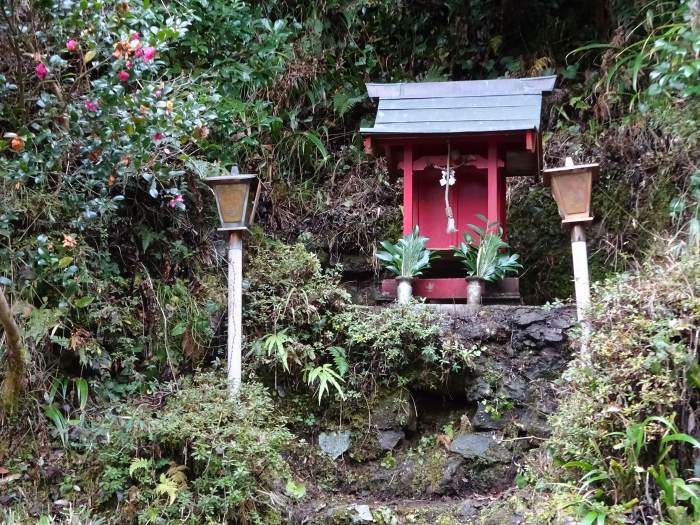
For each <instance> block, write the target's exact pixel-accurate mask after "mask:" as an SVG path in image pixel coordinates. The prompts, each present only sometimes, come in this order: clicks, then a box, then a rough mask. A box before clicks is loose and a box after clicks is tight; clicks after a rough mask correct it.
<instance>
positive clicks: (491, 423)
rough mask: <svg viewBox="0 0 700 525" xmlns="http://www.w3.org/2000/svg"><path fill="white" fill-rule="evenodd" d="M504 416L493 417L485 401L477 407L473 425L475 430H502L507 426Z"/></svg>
mask: <svg viewBox="0 0 700 525" xmlns="http://www.w3.org/2000/svg"><path fill="white" fill-rule="evenodd" d="M505 423H506V420H505V419H504V418H502V417H501V418H499V419H493V418H492V417H491V414H489V413H488V412H487V411H486V407H485V406H484V404H483V403H479V404H478V405H477V407H476V412H475V413H474V417H473V418H472V426H473V427H474V430H501V429H502V428H503V427H504V426H505Z"/></svg>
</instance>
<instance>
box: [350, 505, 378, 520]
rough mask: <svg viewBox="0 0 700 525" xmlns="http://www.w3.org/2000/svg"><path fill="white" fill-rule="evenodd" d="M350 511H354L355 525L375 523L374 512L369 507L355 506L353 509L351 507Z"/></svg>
mask: <svg viewBox="0 0 700 525" xmlns="http://www.w3.org/2000/svg"><path fill="white" fill-rule="evenodd" d="M350 509H351V510H352V511H353V515H352V522H353V523H373V522H374V518H373V517H372V511H371V510H370V509H369V505H353V506H352V507H350Z"/></svg>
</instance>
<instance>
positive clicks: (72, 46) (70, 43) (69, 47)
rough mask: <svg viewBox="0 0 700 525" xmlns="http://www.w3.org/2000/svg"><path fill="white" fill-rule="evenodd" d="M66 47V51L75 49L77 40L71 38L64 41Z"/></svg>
mask: <svg viewBox="0 0 700 525" xmlns="http://www.w3.org/2000/svg"><path fill="white" fill-rule="evenodd" d="M66 49H67V50H68V51H75V50H76V49H78V42H76V41H75V40H73V39H72V38H71V39H70V40H69V41H68V42H66Z"/></svg>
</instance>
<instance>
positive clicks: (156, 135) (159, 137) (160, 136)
mask: <svg viewBox="0 0 700 525" xmlns="http://www.w3.org/2000/svg"><path fill="white" fill-rule="evenodd" d="M153 140H163V134H162V133H161V132H160V131H159V132H157V133H154V134H153Z"/></svg>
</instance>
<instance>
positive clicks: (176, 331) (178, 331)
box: [170, 321, 187, 337]
mask: <svg viewBox="0 0 700 525" xmlns="http://www.w3.org/2000/svg"><path fill="white" fill-rule="evenodd" d="M185 331H187V323H186V322H185V321H180V322H179V323H177V324H176V325H175V326H173V329H172V330H171V331H170V335H171V336H172V337H178V336H180V335H182V334H184V333H185Z"/></svg>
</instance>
